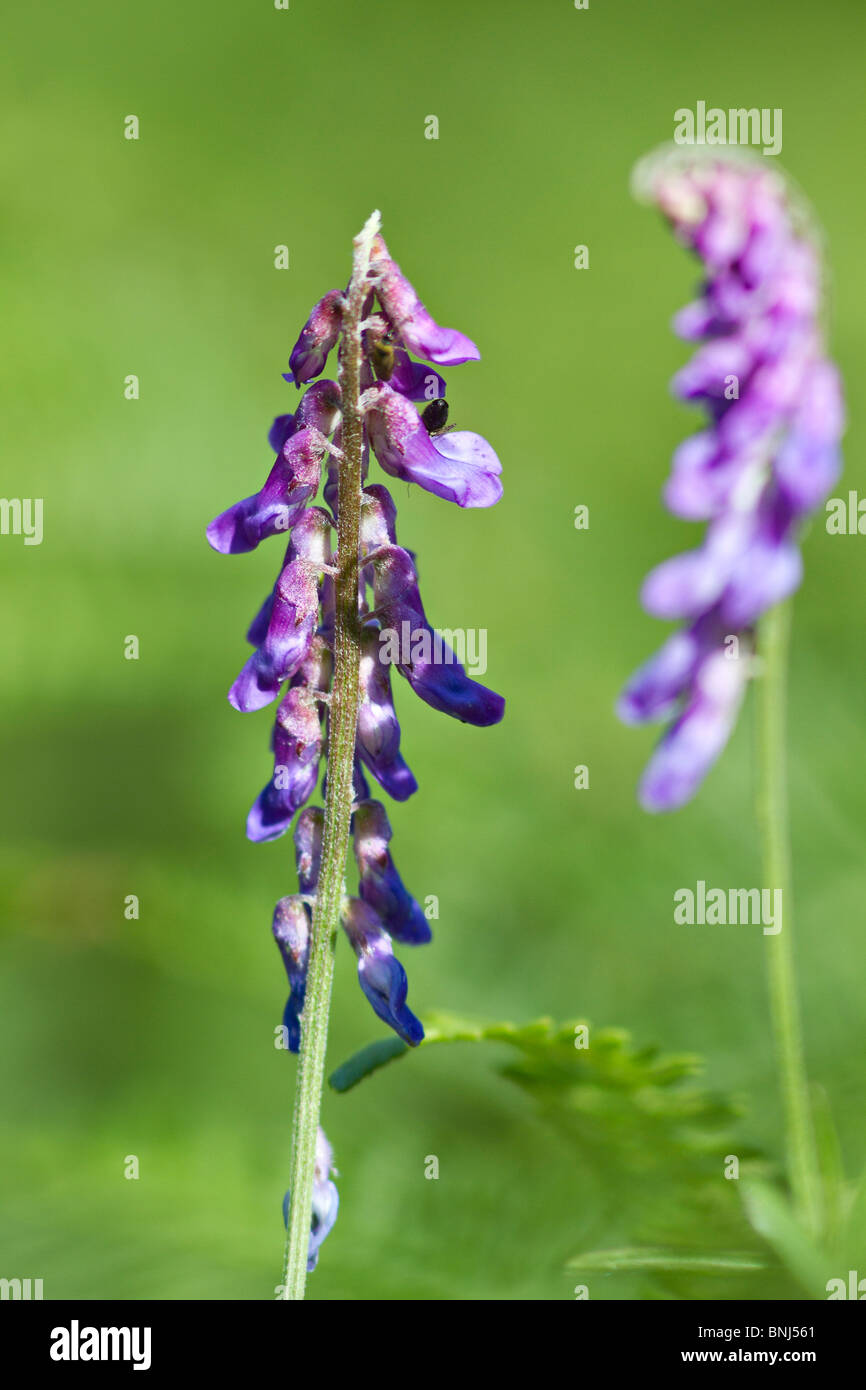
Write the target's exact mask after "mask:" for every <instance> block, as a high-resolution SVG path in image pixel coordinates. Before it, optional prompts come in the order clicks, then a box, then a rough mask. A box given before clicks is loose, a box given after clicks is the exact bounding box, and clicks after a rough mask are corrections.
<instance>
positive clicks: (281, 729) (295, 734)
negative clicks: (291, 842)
mask: <svg viewBox="0 0 866 1390" xmlns="http://www.w3.org/2000/svg"><path fill="white" fill-rule="evenodd" d="M321 752H322V731H321V726H320V724H319V716H318V713H317V711H316V704H315V700H313V699H312V697H311V695H310V693H309V691H308V690H306V689H305V688H304V687H303V686H292V688H291V689H290V690H289V691H288V693H287V695H286V697H285V699H284V700H283V702H282V704H281V705H280V707H279V709H278V710H277V723H276V727H275V729H274V775H273V777H272V778H271V780H270V782H269V783H268V785H267V786H266V787H265V788H264V790H263V791H262V792H260V793H259V795H258V797H257V798H256V800H255V801H254V803H253V806H252V809H251V810H250V813H249V816H248V817H247V839H249V840H254V841H255V842H257V843H259V842H261V841H263V840H276V839H277V838H278V837H279V836H280V835H284V834H285V832H286V831H287V830H288V828H289V826H290V824H291V822H292V819H293V817H294V814H295V812H296V811H297V810H298V809H299V807H301V806H303V804H304V802H305V801H306V800H307V798H308V797H309V796H310V795H311V794H312V792H313V791H314V790H315V788H316V783H317V782H318V780H319V758H320V756H321Z"/></svg>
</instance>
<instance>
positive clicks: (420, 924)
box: [353, 801, 433, 946]
mask: <svg viewBox="0 0 866 1390" xmlns="http://www.w3.org/2000/svg"><path fill="white" fill-rule="evenodd" d="M353 826H354V836H355V858H356V860H357V862H358V869H359V871H360V875H361V881H360V887H359V892H360V895H361V897H362V898H363V900H364V902H365V903H366V904H367V906H368V907H371V908H372V909H373V911H374V912H375V913H377V914H378V916H379V918H380V919H381V921H382V923H383V925H384V926H385V927H386V928H387V930H388V932H389V934H390V935H391V936H393V937H396V939H397V940H398V941H402V942H404V943H405V944H406V945H408V946H423V945H425V944H426V943H427V942H428V941H431V940H432V938H433V933H432V932H431V930H430V924H429V922H428V921H427V918H426V917H425V916H424V913H423V911H422V909H421V906H420V904H419V903H418V902H416V900H415V899H414V898H413V897H412V895H411V893H408V892H407V891H406V888H405V887H404V885H403V880H402V879H401V877H400V875H399V874H398V873H397V870H396V869H395V867H394V860H393V859H392V858H391V852H390V850H389V849H388V843H389V841H390V839H391V824H390V822H389V820H388V816H387V814H386V812H385V807H384V806H383V805H382V803H381V801H364V802H362V803H361V804H360V805H359V806H358V807H356V809H355V815H354V822H353Z"/></svg>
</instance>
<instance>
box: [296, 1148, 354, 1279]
mask: <svg viewBox="0 0 866 1390" xmlns="http://www.w3.org/2000/svg"><path fill="white" fill-rule="evenodd" d="M333 1171H334V1166H333V1156H332V1154H331V1146H330V1144H329V1143H328V1141H327V1139H326V1138H325V1131H324V1130H323V1129H322V1127H321V1126H319V1132H318V1134H317V1135H316V1166H315V1169H314V1175H313V1215H312V1222H311V1224H310V1244H309V1248H308V1252H307V1273H308V1274H312V1272H313V1270H314V1269H315V1268H316V1265H317V1264H318V1262H319V1250H320V1249H321V1246H322V1241H323V1240H324V1239H325V1237H326V1236H327V1235H328V1234H329V1232H330V1231H331V1230H332V1229H333V1226H334V1222H335V1221H336V1219H337V1211H338V1209H339V1206H340V1194H339V1193H338V1191H337V1187H336V1184H335V1183H333V1182H332V1181H331V1173H332V1172H333ZM291 1197H292V1194H291V1193H290V1192H287V1193H286V1195H285V1196H284V1197H283V1224H284V1225H285V1226H286V1227H288V1224H289V1206H290V1203H291Z"/></svg>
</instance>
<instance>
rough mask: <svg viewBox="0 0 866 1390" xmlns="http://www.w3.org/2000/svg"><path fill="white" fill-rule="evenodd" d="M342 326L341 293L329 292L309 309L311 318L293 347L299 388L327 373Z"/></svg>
mask: <svg viewBox="0 0 866 1390" xmlns="http://www.w3.org/2000/svg"><path fill="white" fill-rule="evenodd" d="M342 326H343V296H342V294H341V293H340V291H339V290H329V291H328V293H327V294H326V295H325V297H324V299H320V300H319V302H318V304H315V305H314V306H313V308H312V309H311V310H310V317H309V318H308V319H307V322H306V323H305V324H304V326H303V328H302V329H301V336H300V337H299V339H298V341H297V342H296V343H295V346H294V347H293V348H292V352H291V356H290V357H289V367H290V368H291V372H292V376H293V378H294V381H295V385H296V386H301V385H302V383H303V382H306V381H312V379H313V377H314V376H319V374H320V373H321V372H322V371H323V370H324V367H325V363H326V362H327V360H328V354H329V352H330V351H331V349H332V348H333V347H334V346H335V345H336V342H337V339H338V337H339V336H340V329H341V328H342Z"/></svg>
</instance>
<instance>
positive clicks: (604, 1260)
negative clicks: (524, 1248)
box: [566, 1245, 767, 1274]
mask: <svg viewBox="0 0 866 1390" xmlns="http://www.w3.org/2000/svg"><path fill="white" fill-rule="evenodd" d="M566 1268H567V1269H577V1270H580V1271H581V1272H582V1273H586V1274H595V1273H605V1274H611V1273H621V1272H628V1273H633V1272H634V1271H643V1270H654V1271H658V1272H661V1273H666V1274H742V1273H745V1272H751V1271H753V1270H758V1269H766V1268H767V1261H766V1260H763V1259H761V1257H760V1256H759V1255H753V1254H751V1253H743V1252H740V1251H719V1252H718V1253H714V1254H712V1255H695V1254H692V1253H690V1252H686V1251H682V1250H665V1249H663V1248H661V1247H653V1246H649V1245H647V1246H631V1247H626V1248H625V1249H622V1250H588V1251H586V1252H585V1253H584V1254H582V1255H573V1256H572V1258H571V1259H570V1260H569V1261H568V1262H567V1265H566Z"/></svg>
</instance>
